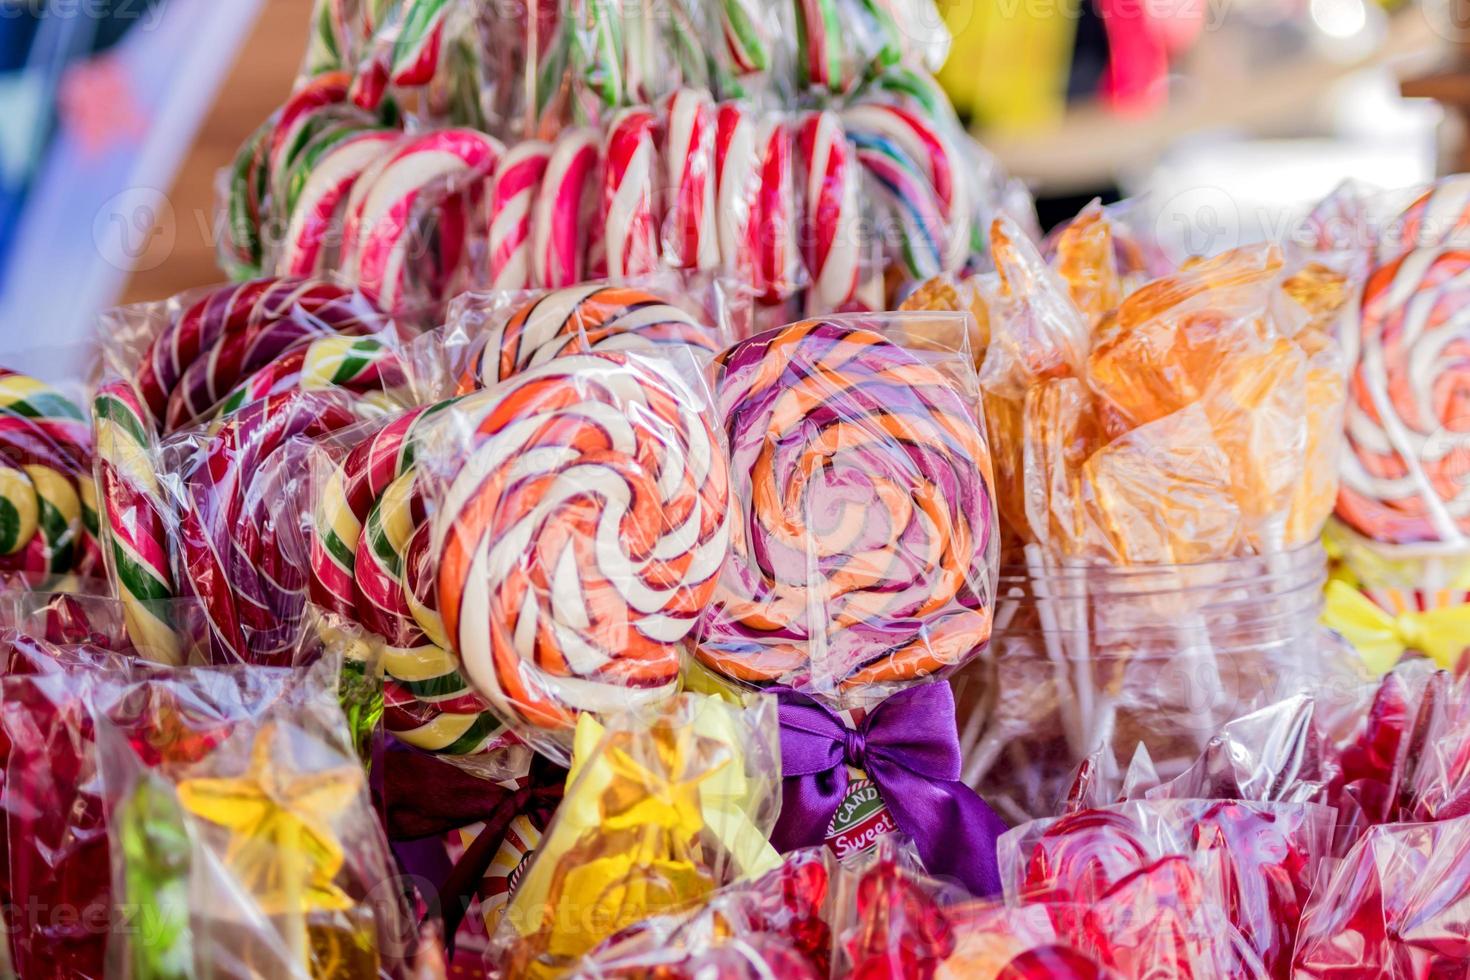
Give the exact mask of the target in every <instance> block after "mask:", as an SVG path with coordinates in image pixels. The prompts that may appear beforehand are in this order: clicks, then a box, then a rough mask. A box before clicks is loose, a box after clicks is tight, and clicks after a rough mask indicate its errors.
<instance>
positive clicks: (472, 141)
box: [344, 129, 503, 312]
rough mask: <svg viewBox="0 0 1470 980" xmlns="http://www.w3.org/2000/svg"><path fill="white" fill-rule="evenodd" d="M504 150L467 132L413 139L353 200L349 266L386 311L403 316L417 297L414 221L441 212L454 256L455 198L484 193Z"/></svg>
mask: <svg viewBox="0 0 1470 980" xmlns="http://www.w3.org/2000/svg"><path fill="white" fill-rule="evenodd" d="M502 152H503V148H502V147H501V145H500V142H499V141H498V140H496V139H495V138H493V137H491V136H487V135H486V134H484V133H479V132H476V131H474V130H470V129H441V130H435V131H432V132H428V133H424V134H422V135H419V136H413V137H409V138H408V139H407V140H405V141H404V143H403V144H402V145H401V146H400V147H399V148H398V150H397V151H396V152H394V153H393V154H392V155H391V156H390V157H389V158H388V159H387V160H386V162H384V163H383V164H382V165H381V167H380V168H379V169H378V170H376V171H375V173H374V175H373V179H372V181H371V183H370V185H368V186H367V189H366V191H365V193H363V194H361V195H360V196H359V195H356V194H354V195H353V196H354V198H356V205H355V206H353V203H352V202H351V201H349V213H348V216H347V224H346V227H345V230H344V239H345V241H346V246H347V247H346V253H347V260H346V263H345V266H346V267H347V268H349V269H350V270H351V272H352V275H353V277H354V279H355V280H356V282H357V283H358V285H359V286H360V287H361V288H362V290H363V291H364V292H365V293H366V294H367V295H368V296H370V297H372V298H373V299H374V300H375V301H376V302H377V303H378V305H379V306H381V307H382V308H383V309H384V310H387V311H389V312H401V311H403V310H404V309H406V308H407V305H408V304H409V302H410V301H411V299H412V297H411V296H410V295H409V281H410V278H411V275H412V272H413V270H412V267H411V265H410V262H409V259H410V257H411V254H410V253H411V251H412V250H413V248H414V247H415V245H416V243H415V242H414V241H413V235H412V232H413V230H414V224H413V218H414V216H415V215H416V214H422V213H424V212H425V211H426V210H427V211H432V210H439V211H440V221H439V227H438V233H439V236H440V248H441V251H444V252H447V253H449V254H457V253H458V252H459V251H460V250H461V249H462V247H463V234H464V229H463V227H462V226H460V227H456V226H455V222H454V221H453V220H451V218H452V216H453V209H454V207H462V204H460V203H459V202H458V200H457V198H458V197H459V195H462V194H468V195H470V196H471V197H476V196H477V195H478V194H479V193H480V191H481V190H482V188H483V185H484V184H485V182H486V181H487V180H488V179H489V177H490V175H491V174H492V173H493V172H494V169H495V164H496V161H498V160H499V159H500V156H501V154H502ZM447 264H450V265H452V264H453V263H447Z"/></svg>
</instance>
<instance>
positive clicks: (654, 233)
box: [602, 109, 659, 281]
mask: <svg viewBox="0 0 1470 980" xmlns="http://www.w3.org/2000/svg"><path fill="white" fill-rule="evenodd" d="M656 125H657V119H656V117H655V116H654V114H653V113H652V112H651V111H650V110H648V109H625V110H623V111H622V112H621V113H619V114H618V116H617V117H616V118H615V119H614V120H613V122H612V125H611V126H610V127H609V128H608V135H607V169H606V174H605V176H604V178H603V185H602V207H603V212H602V213H603V222H602V225H603V239H604V244H605V247H606V249H607V276H608V278H609V279H612V280H615V281H620V280H624V279H635V278H637V277H639V276H644V275H647V274H649V273H651V272H653V271H654V270H656V269H657V268H658V258H659V248H658V228H659V215H658V211H657V198H658V188H657V187H656V186H655V183H654V181H655V179H656V175H657V172H658V160H657V157H658V149H657V146H656V144H655V142H654V127H655V126H656Z"/></svg>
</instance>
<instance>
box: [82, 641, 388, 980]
mask: <svg viewBox="0 0 1470 980" xmlns="http://www.w3.org/2000/svg"><path fill="white" fill-rule="evenodd" d="M337 669H338V664H337V662H336V661H335V659H334V658H332V657H326V658H323V659H322V660H320V661H319V662H318V663H317V665H316V666H315V667H313V668H312V669H310V670H307V671H292V670H287V671H271V670H262V669H260V668H247V667H236V668H226V669H224V670H220V669H218V668H203V669H200V668H188V669H185V670H183V671H176V672H172V673H170V672H167V671H162V670H155V672H154V673H153V674H152V675H144V676H143V677H142V678H140V679H139V680H138V681H137V682H136V684H135V686H134V687H133V688H132V689H131V690H130V691H126V692H122V696H119V697H118V699H117V701H116V702H115V705H116V707H114V708H111V709H109V708H107V707H105V706H104V708H103V710H102V712H101V716H100V717H99V720H98V736H97V737H98V744H97V762H98V768H99V772H100V776H101V786H102V791H103V792H104V793H105V794H106V799H107V813H108V814H109V822H108V828H107V835H106V837H105V838H104V839H105V840H106V841H107V842H108V846H109V847H110V850H111V856H112V861H111V867H112V876H113V877H112V888H113V893H114V895H115V896H117V900H118V901H119V903H120V904H122V905H123V907H131V908H134V909H136V910H137V914H138V915H139V917H140V921H142V922H144V923H148V924H151V928H150V930H149V931H147V932H137V933H124V934H122V935H121V936H120V937H119V938H118V939H115V940H114V941H113V942H112V943H111V944H110V947H111V948H110V949H109V953H110V955H111V956H112V957H114V958H115V963H116V964H117V969H118V971H119V972H121V973H125V974H128V975H148V976H192V975H196V974H197V973H198V972H201V971H203V972H210V971H219V972H225V973H229V974H232V975H249V974H255V973H260V974H269V975H278V976H296V975H323V974H329V973H334V972H338V973H346V974H350V975H353V976H373V975H378V976H392V975H402V973H403V972H404V970H405V968H406V965H407V960H408V957H409V955H410V953H411V952H412V943H413V939H414V925H413V923H412V922H411V920H409V918H408V909H407V908H406V907H405V905H404V904H403V901H402V897H401V895H400V893H399V891H398V889H397V888H394V887H389V886H387V883H388V882H389V881H390V880H391V878H392V875H393V864H392V858H391V855H390V854H389V851H388V846H387V841H386V840H385V839H384V837H383V833H382V830H381V828H380V827H379V825H378V823H377V821H376V820H375V819H374V815H373V810H372V805H371V801H370V799H369V796H368V791H367V780H366V777H365V775H364V773H363V771H362V769H361V767H360V765H359V763H358V760H357V757H356V755H355V753H354V751H353V746H352V740H351V737H350V732H349V730H348V727H347V724H346V721H345V719H344V717H343V715H342V714H341V712H340V711H339V710H338V709H337V703H336V699H335V698H334V697H332V696H330V692H331V691H332V690H333V688H334V687H335V685H336V678H337ZM324 692H325V693H327V694H328V696H327V697H325V698H324V697H322V694H323V693H324ZM196 719H197V720H196ZM181 722H182V725H180V723H181ZM201 722H207V727H206V725H205V724H201ZM170 723H171V724H172V726H173V727H170ZM194 729H199V731H198V733H197V734H196V733H195V731H194ZM150 733H157V734H153V735H152V737H151V738H150V739H149V741H148V743H146V744H148V745H149V746H150V747H151V749H152V751H151V752H149V753H140V751H139V748H138V746H139V742H140V738H141V737H148V736H149V734H150Z"/></svg>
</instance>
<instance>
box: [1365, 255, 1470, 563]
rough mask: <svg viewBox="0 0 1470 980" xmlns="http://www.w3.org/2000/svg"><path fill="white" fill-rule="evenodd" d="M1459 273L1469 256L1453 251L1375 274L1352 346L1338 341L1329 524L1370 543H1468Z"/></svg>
mask: <svg viewBox="0 0 1470 980" xmlns="http://www.w3.org/2000/svg"><path fill="white" fill-rule="evenodd" d="M1467 272H1470V251H1465V250H1461V249H1458V248H1419V249H1414V250H1413V251H1410V252H1408V253H1406V254H1404V255H1402V256H1400V257H1399V258H1396V259H1394V260H1392V261H1389V262H1387V263H1385V264H1383V265H1380V266H1379V267H1378V268H1376V269H1375V270H1374V271H1373V273H1372V274H1371V275H1370V276H1369V278H1368V281H1367V283H1366V284H1365V285H1364V287H1363V299H1362V307H1361V311H1360V322H1359V329H1358V331H1357V332H1356V336H1355V337H1354V336H1348V337H1346V338H1345V343H1347V344H1348V345H1349V347H1350V349H1349V355H1350V363H1351V364H1352V365H1353V367H1352V376H1351V380H1350V385H1349V390H1348V404H1347V417H1346V426H1347V442H1348V448H1349V452H1348V453H1347V455H1346V457H1345V460H1344V465H1343V472H1342V486H1341V488H1340V490H1339V492H1338V498H1337V516H1338V517H1339V518H1340V519H1341V520H1342V521H1344V522H1345V523H1346V524H1348V525H1349V526H1350V527H1351V528H1353V529H1354V530H1355V531H1357V532H1359V533H1360V534H1363V535H1365V536H1367V537H1369V538H1372V539H1373V540H1376V541H1380V542H1386V543H1390V544H1411V543H1420V542H1432V543H1444V544H1450V545H1458V546H1464V545H1465V544H1466V542H1467V541H1470V477H1467V473H1470V287H1467V286H1466V281H1467V275H1466V274H1467ZM1348 333H1351V332H1350V331H1349V332H1348ZM1354 341H1356V347H1357V349H1356V350H1352V349H1351V347H1352V346H1353V345H1354Z"/></svg>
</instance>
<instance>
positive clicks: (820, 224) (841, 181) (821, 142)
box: [797, 112, 861, 311]
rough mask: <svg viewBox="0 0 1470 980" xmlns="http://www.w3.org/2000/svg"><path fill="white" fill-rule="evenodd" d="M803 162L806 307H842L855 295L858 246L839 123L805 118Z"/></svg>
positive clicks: (852, 175)
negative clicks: (808, 285) (808, 283)
mask: <svg viewBox="0 0 1470 980" xmlns="http://www.w3.org/2000/svg"><path fill="white" fill-rule="evenodd" d="M797 154H798V156H799V158H800V160H801V162H802V164H803V166H804V173H805V178H804V179H805V186H804V188H803V191H804V193H803V203H804V205H805V206H804V207H803V208H802V212H801V213H802V219H803V222H804V228H803V232H802V236H801V240H802V243H803V245H804V246H805V259H806V268H807V273H808V274H809V275H810V276H811V278H812V284H811V292H810V295H809V299H808V305H809V306H810V307H811V308H813V309H815V310H822V311H831V310H840V309H843V308H844V307H845V306H846V305H847V304H848V303H850V302H851V301H852V299H853V298H854V297H855V296H856V295H857V288H858V273H859V266H860V257H861V248H860V245H861V243H860V241H859V233H858V212H857V208H858V205H857V172H856V166H857V164H856V162H855V161H854V160H853V158H852V151H851V150H850V148H849V147H848V145H847V137H846V135H845V134H844V133H843V130H842V123H841V122H840V121H839V120H838V118H837V117H836V116H835V115H833V114H832V113H830V112H820V113H816V114H813V115H810V116H808V117H806V119H804V120H803V121H802V123H801V127H800V129H799V130H798V133H797Z"/></svg>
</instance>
